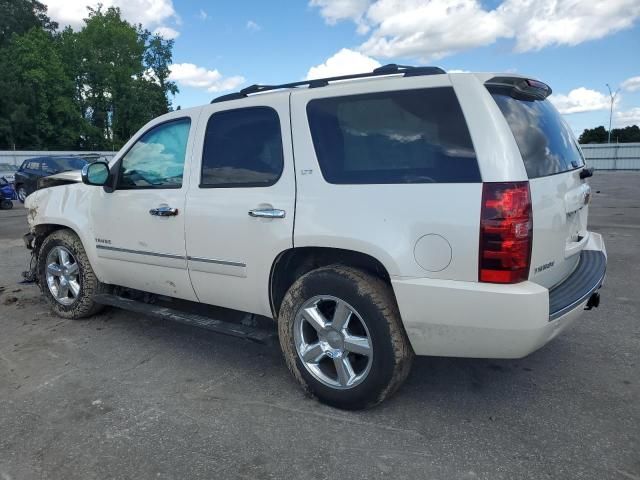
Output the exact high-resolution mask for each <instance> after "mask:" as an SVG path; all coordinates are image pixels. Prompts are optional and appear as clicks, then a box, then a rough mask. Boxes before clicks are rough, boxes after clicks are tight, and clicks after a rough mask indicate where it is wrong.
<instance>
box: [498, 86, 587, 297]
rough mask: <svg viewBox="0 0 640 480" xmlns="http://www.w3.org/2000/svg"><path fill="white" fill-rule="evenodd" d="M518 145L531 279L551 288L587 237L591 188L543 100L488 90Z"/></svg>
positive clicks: (575, 150) (571, 143)
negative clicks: (527, 198) (526, 193)
mask: <svg viewBox="0 0 640 480" xmlns="http://www.w3.org/2000/svg"><path fill="white" fill-rule="evenodd" d="M491 94H492V96H493V98H494V100H495V101H496V103H497V104H498V107H499V108H500V110H501V111H502V113H503V115H504V117H505V119H506V120H507V123H508V124H509V128H510V129H511V132H512V133H513V136H514V138H515V140H516V143H517V144H518V148H519V149H520V153H521V155H522V159H523V161H524V165H525V168H526V171H527V175H528V177H529V185H530V189H531V200H532V210H533V247H532V252H531V271H530V277H529V278H530V280H532V281H534V282H536V283H538V284H540V285H543V286H545V287H548V288H550V287H552V286H554V285H556V284H557V283H559V282H561V281H562V280H563V279H564V278H566V277H567V276H568V275H569V274H570V273H571V272H572V271H573V269H574V268H575V266H576V264H577V262H578V260H579V257H580V255H579V253H580V252H581V251H582V249H583V248H584V246H585V245H586V243H587V240H588V235H589V233H588V231H587V215H588V203H589V199H590V192H591V190H590V187H589V185H588V184H587V183H586V182H585V180H583V179H581V178H580V171H581V170H582V168H583V167H584V160H583V158H582V153H581V152H580V148H579V147H578V143H577V141H576V139H575V137H574V136H573V133H572V132H571V130H570V128H569V127H568V126H567V124H566V123H565V122H564V120H563V119H562V117H561V116H560V114H559V113H558V111H557V110H556V109H555V108H554V107H553V105H551V103H550V102H549V101H548V100H546V99H545V100H533V99H522V98H514V97H513V96H511V95H510V94H509V92H506V91H500V90H495V89H494V90H493V91H492V92H491Z"/></svg>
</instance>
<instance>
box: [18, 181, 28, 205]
mask: <svg viewBox="0 0 640 480" xmlns="http://www.w3.org/2000/svg"><path fill="white" fill-rule="evenodd" d="M16 194H17V196H18V200H20V203H24V201H25V200H26V199H27V197H28V196H29V194H28V193H27V189H26V188H24V186H23V185H20V186H18V188H17V189H16Z"/></svg>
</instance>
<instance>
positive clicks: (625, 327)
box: [0, 172, 640, 480]
mask: <svg viewBox="0 0 640 480" xmlns="http://www.w3.org/2000/svg"><path fill="white" fill-rule="evenodd" d="M591 183H592V186H593V190H594V196H593V203H592V209H591V217H590V228H591V229H592V230H594V231H598V232H601V233H603V235H604V237H605V241H606V245H607V250H608V253H609V270H608V277H607V282H606V286H605V288H604V289H603V290H602V305H601V306H600V308H599V309H597V310H594V311H592V312H585V314H584V316H583V317H582V319H581V320H580V321H579V322H577V324H576V325H575V327H574V328H573V329H571V330H570V331H568V332H565V333H564V334H563V335H561V336H560V337H559V338H557V339H555V340H554V341H553V342H551V343H550V344H549V345H547V346H546V347H544V348H543V349H541V350H540V351H538V352H536V353H534V354H532V355H530V356H529V357H527V358H524V359H521V360H501V361H498V360H474V359H447V358H431V357H422V358H419V359H417V361H416V362H415V364H414V368H413V371H412V373H411V375H410V377H409V380H408V381H407V383H406V384H405V386H404V387H403V388H402V389H401V390H400V391H399V392H398V394H397V395H395V396H394V397H393V398H392V399H391V400H390V401H388V402H386V403H385V404H383V405H381V406H379V407H377V408H375V409H373V410H369V411H365V412H355V413H353V412H342V411H339V410H334V409H331V408H329V407H325V406H323V405H320V404H319V403H317V402H315V401H313V400H309V399H307V398H305V397H304V396H303V395H302V393H301V390H300V389H299V388H298V387H297V386H296V384H295V383H294V381H293V380H292V378H291V376H290V375H289V373H288V371H287V369H286V367H285V364H284V361H283V359H282V358H281V355H280V352H279V350H278V349H277V347H264V346H259V345H254V344H250V343H247V342H243V341H242V340H237V339H233V338H229V337H224V336H218V335H215V334H213V333H210V332H206V331H201V330H198V329H194V328H189V327H185V326H181V325H177V324H171V323H167V322H161V321H157V320H152V319H148V318H143V317H139V316H136V315H133V314H130V313H127V312H124V311H117V310H111V311H108V312H106V313H104V314H102V315H100V316H98V317H96V318H94V319H92V320H89V321H69V320H62V319H59V318H56V317H53V316H51V315H50V314H49V313H48V309H47V306H46V305H45V303H44V302H43V300H42V299H41V297H40V295H39V293H38V291H37V289H36V287H34V286H32V285H20V284H18V283H17V282H18V281H19V280H20V271H22V270H24V269H25V265H26V262H27V258H28V256H27V253H26V251H25V249H24V247H23V246H22V241H21V235H22V233H23V232H24V231H25V230H26V218H25V217H26V215H25V211H24V209H22V208H19V207H18V206H16V208H15V209H14V210H13V211H1V212H0V272H2V273H1V276H0V286H2V287H3V292H2V293H0V332H1V333H0V479H1V480H10V479H31V478H39V479H42V478H45V479H48V478H54V479H65V480H71V479H83V480H86V479H94V478H95V479H98V478H100V479H102V478H123V479H124V478H137V479H143V478H144V479H146V478H154V479H165V478H175V479H184V478H224V479H231V478H292V479H324V478H344V479H347V478H348V479H360V478H362V479H374V478H383V477H384V478H395V479H401V478H411V479H413V478H428V479H447V480H449V479H476V478H483V479H491V480H496V479H515V478H518V479H526V478H542V479H547V478H548V479H554V480H555V479H568V478H581V479H587V478H589V479H591V478H593V479H604V478H606V479H621V480H625V479H626V480H639V479H640V365H639V362H640V335H639V334H640V326H639V319H640V301H639V299H638V297H637V296H636V294H637V292H638V285H640V188H639V185H640V173H629V172H617V173H605V172H597V173H596V176H595V177H594V178H593V179H592V182H591ZM634 292H636V293H634Z"/></svg>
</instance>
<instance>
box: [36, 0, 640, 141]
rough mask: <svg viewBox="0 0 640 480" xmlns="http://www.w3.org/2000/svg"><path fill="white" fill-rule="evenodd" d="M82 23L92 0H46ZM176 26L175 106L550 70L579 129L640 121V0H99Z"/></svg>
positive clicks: (160, 28) (555, 98)
mask: <svg viewBox="0 0 640 480" xmlns="http://www.w3.org/2000/svg"><path fill="white" fill-rule="evenodd" d="M41 1H42V2H43V3H45V4H46V5H47V6H48V9H49V16H50V17H51V18H53V19H54V20H56V21H57V22H59V24H60V25H61V26H64V25H71V26H72V27H74V28H78V27H80V26H81V25H82V19H83V18H84V17H86V5H92V6H95V5H96V4H97V3H98V1H93V0H79V1H77V0H41ZM100 3H102V4H103V5H104V6H112V5H113V6H118V7H120V9H121V10H122V14H123V16H124V17H125V18H126V19H127V20H128V21H130V22H132V23H141V24H142V25H143V26H144V27H145V28H147V29H149V30H151V31H153V32H156V33H158V34H160V35H162V36H163V37H165V38H172V39H174V41H175V45H174V50H173V61H174V64H173V65H172V66H171V78H172V79H173V80H175V81H176V82H177V84H178V87H179V89H180V93H178V94H177V95H176V96H175V98H173V99H172V102H173V105H174V107H177V106H178V105H179V106H181V107H183V108H186V107H191V106H196V105H201V104H205V103H208V102H210V101H211V99H212V98H214V97H216V96H218V95H222V94H224V93H229V92H231V91H236V90H238V89H240V88H242V87H245V86H248V85H252V84H254V83H267V84H269V83H284V82H291V81H296V80H302V79H306V78H313V77H315V78H317V77H323V76H331V75H340V74H347V73H360V72H367V71H371V70H372V69H373V68H375V67H376V66H379V65H383V64H387V63H400V64H405V65H436V66H439V67H442V68H444V69H445V70H447V71H474V72H475V71H482V72H487V71H489V72H515V73H518V74H521V75H526V76H529V77H531V78H535V79H539V80H542V81H543V82H545V83H547V84H548V85H550V86H551V88H552V89H553V94H552V96H551V97H550V100H551V101H552V102H553V103H554V104H555V105H556V107H557V108H558V109H559V110H560V112H561V113H562V114H563V115H564V116H565V119H566V120H567V122H568V123H569V125H570V126H571V127H572V129H573V130H574V132H576V134H579V133H581V132H582V131H583V130H584V129H585V128H592V127H596V126H599V125H604V126H605V128H608V124H609V107H610V96H609V91H608V89H607V85H606V84H609V85H610V87H611V89H612V91H613V92H616V91H617V95H616V97H615V103H614V116H613V127H614V128H615V127H623V126H627V125H633V124H640V0H607V1H604V0H270V1H265V0H235V1H229V0H226V1H223V0H100Z"/></svg>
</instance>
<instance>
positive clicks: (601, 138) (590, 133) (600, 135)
mask: <svg viewBox="0 0 640 480" xmlns="http://www.w3.org/2000/svg"><path fill="white" fill-rule="evenodd" d="M578 141H579V142H580V143H606V141H607V130H606V129H605V128H604V127H603V126H600V127H596V128H586V129H585V130H584V132H582V134H581V135H580V137H579V138H578Z"/></svg>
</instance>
